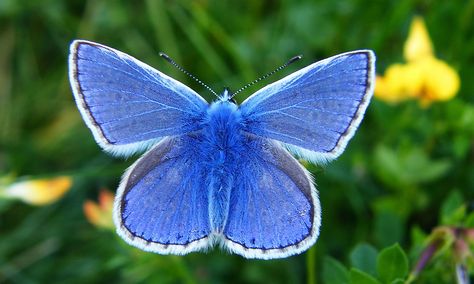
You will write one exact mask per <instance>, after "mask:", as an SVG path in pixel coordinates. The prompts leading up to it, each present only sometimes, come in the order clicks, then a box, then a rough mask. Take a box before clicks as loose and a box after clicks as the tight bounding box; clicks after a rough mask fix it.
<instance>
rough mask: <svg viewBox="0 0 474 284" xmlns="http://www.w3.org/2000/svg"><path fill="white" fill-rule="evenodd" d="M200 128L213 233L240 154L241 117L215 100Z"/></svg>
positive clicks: (220, 225)
mask: <svg viewBox="0 0 474 284" xmlns="http://www.w3.org/2000/svg"><path fill="white" fill-rule="evenodd" d="M205 121H206V123H205V125H204V128H203V132H204V136H205V138H204V141H203V145H202V146H203V148H202V149H203V151H202V152H203V154H205V157H204V158H205V159H206V160H207V161H205V162H206V163H208V165H209V167H208V168H210V169H211V170H210V171H209V172H208V173H206V175H207V178H206V183H207V185H208V191H209V193H208V194H209V195H208V196H209V220H210V222H211V228H212V230H213V231H214V232H215V233H221V232H222V231H223V230H224V227H225V223H226V220H227V216H228V211H229V200H230V193H231V189H232V187H233V183H234V171H233V169H235V165H236V161H237V160H238V155H239V153H240V154H241V153H242V147H243V146H242V145H243V142H242V135H241V115H240V111H239V109H238V107H237V105H235V104H234V103H231V102H229V101H227V100H218V101H216V102H214V103H213V104H211V106H210V107H209V109H208V111H207V117H206V120H205ZM204 152H205V153H204Z"/></svg>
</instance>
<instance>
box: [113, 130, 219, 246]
mask: <svg viewBox="0 0 474 284" xmlns="http://www.w3.org/2000/svg"><path fill="white" fill-rule="evenodd" d="M193 145H195V141H193V139H192V138H191V137H190V136H188V135H183V136H181V137H166V138H163V139H162V140H161V141H160V142H159V143H158V144H157V145H156V146H155V147H154V148H152V149H151V150H149V151H148V152H147V153H146V154H145V155H143V157H142V158H140V159H139V160H138V161H137V162H136V163H135V164H134V165H132V166H131V167H130V169H129V170H128V171H127V172H126V173H125V174H124V176H123V178H122V182H121V184H120V186H119V189H118V191H117V196H116V199H115V205H114V221H115V224H116V227H117V233H118V234H119V235H120V236H121V237H122V238H123V239H124V240H125V241H126V242H128V243H129V244H131V245H133V246H136V247H138V248H141V249H143V250H145V251H151V252H156V253H160V254H170V253H173V254H186V253H189V252H192V251H196V250H201V249H205V248H207V247H208V246H209V245H210V242H209V234H210V231H211V230H210V225H209V214H208V196H207V191H205V190H203V188H205V187H204V185H203V183H204V177H203V175H204V174H205V173H206V172H207V171H206V168H205V166H203V165H202V163H198V162H196V160H195V157H196V156H199V153H197V152H196V150H195V149H196V148H195V147H194V146H193Z"/></svg>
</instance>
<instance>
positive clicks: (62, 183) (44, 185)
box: [0, 176, 72, 205]
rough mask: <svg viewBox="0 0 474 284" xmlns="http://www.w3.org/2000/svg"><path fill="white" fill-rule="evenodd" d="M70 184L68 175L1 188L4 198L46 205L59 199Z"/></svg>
mask: <svg viewBox="0 0 474 284" xmlns="http://www.w3.org/2000/svg"><path fill="white" fill-rule="evenodd" d="M71 186H72V179H71V177H69V176H62V177H56V178H52V179H36V180H27V181H20V182H16V183H13V184H11V185H9V186H7V187H5V188H2V190H1V191H0V195H1V196H2V197H4V198H13V199H20V200H22V201H24V202H26V203H29V204H32V205H46V204H50V203H53V202H55V201H56V200H58V199H60V198H61V197H62V196H63V195H64V194H65V193H66V192H67V191H69V189H70V188H71Z"/></svg>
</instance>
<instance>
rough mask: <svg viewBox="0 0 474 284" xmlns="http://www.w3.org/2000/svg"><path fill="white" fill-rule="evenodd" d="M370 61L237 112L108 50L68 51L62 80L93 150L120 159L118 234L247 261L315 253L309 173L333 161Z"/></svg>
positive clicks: (333, 68)
mask: <svg viewBox="0 0 474 284" xmlns="http://www.w3.org/2000/svg"><path fill="white" fill-rule="evenodd" d="M374 64H375V55H374V53H373V52H372V51H370V50H359V51H352V52H348V53H343V54H340V55H336V56H333V57H331V58H328V59H325V60H322V61H319V62H316V63H313V64H311V65H309V66H307V67H305V68H303V69H300V70H299V71H297V72H294V73H292V74H290V75H288V76H286V77H285V78H283V79H281V80H279V81H277V82H275V83H272V84H270V85H268V86H266V87H264V88H262V89H260V90H259V91H257V92H256V93H254V94H253V95H251V96H250V97H249V98H248V99H246V100H245V101H244V102H243V103H242V104H241V105H240V106H238V105H236V104H235V103H233V101H232V100H231V97H232V94H231V93H230V91H229V90H228V89H225V90H224V91H223V93H222V94H221V95H220V96H219V98H218V99H217V100H216V101H214V102H212V103H211V104H208V103H207V102H206V101H205V100H204V99H203V98H202V97H200V96H199V95H198V94H197V93H196V92H194V91H193V90H191V89H190V88H189V87H187V86H185V85H184V84H182V83H180V82H178V81H176V80H174V79H172V78H170V77H168V76H167V75H165V74H163V73H161V72H159V71H157V70H155V69H153V68H152V67H150V66H148V65H146V64H144V63H142V62H140V61H138V60H137V59H135V58H133V57H131V56H129V55H127V54H124V53H122V52H120V51H117V50H115V49H112V48H110V47H107V46H104V45H101V44H98V43H94V42H89V41H84V40H76V41H74V42H72V44H71V47H70V56H69V79H70V82H71V87H72V91H73V93H74V97H75V100H76V103H77V106H78V108H79V110H80V112H81V114H82V117H83V118H84V120H85V122H86V124H87V126H88V127H89V128H90V130H91V131H92V133H93V135H94V138H95V140H96V141H97V143H98V144H99V145H100V146H101V147H102V148H103V149H104V150H105V151H107V152H110V153H112V154H115V155H123V156H127V155H130V154H132V153H135V152H138V151H142V150H148V151H147V152H146V153H145V154H144V155H143V156H142V157H141V158H140V159H139V160H138V161H136V162H135V163H134V164H133V165H132V166H131V167H130V168H129V169H128V170H127V171H126V172H125V174H124V176H123V178H122V181H121V183H120V186H119V188H118V192H117V196H116V199H115V205H114V222H115V224H116V226H117V232H118V234H119V235H120V236H121V237H122V238H123V239H124V240H125V241H126V242H128V243H129V244H131V245H133V246H136V247H138V248H140V249H143V250H145V251H151V252H156V253H160V254H180V255H182V254H186V253H189V252H193V251H199V250H205V249H207V248H209V247H211V246H213V245H215V244H218V245H220V246H221V247H222V248H224V249H227V250H229V251H231V252H234V253H237V254H240V255H242V256H244V257H246V258H261V259H271V258H282V257H287V256H290V255H294V254H298V253H301V252H303V251H305V250H306V249H308V248H309V247H310V246H311V245H313V244H314V243H315V242H316V239H317V238H318V235H319V227H320V224H321V209H320V204H319V199H318V194H317V191H316V188H315V186H314V183H313V180H312V177H311V175H310V173H309V172H308V171H307V170H306V169H305V168H304V167H303V166H301V165H300V164H299V162H298V161H297V160H296V159H295V158H294V157H293V156H292V155H291V154H290V153H293V154H295V155H296V156H298V157H300V158H302V159H305V160H308V161H310V162H313V163H322V162H327V161H330V160H332V159H334V158H336V157H337V156H339V155H340V154H341V153H342V152H343V151H344V148H345V147H346V145H347V143H348V141H349V140H350V139H351V137H352V136H353V135H354V132H355V130H356V129H357V127H358V126H359V124H360V122H361V120H362V117H363V115H364V112H365V110H366V108H367V105H368V104H369V101H370V98H371V96H372V93H373V87H374V74H375V65H374Z"/></svg>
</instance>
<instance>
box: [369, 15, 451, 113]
mask: <svg viewBox="0 0 474 284" xmlns="http://www.w3.org/2000/svg"><path fill="white" fill-rule="evenodd" d="M403 53H404V57H405V59H406V61H407V63H405V64H399V63H396V64H393V65H391V66H389V67H388V69H387V70H386V71H385V75H384V76H377V79H376V80H377V82H376V84H375V86H376V87H375V96H376V97H378V98H379V99H381V100H384V101H387V102H390V103H397V102H400V101H404V100H407V99H411V98H418V99H419V101H420V103H421V105H423V106H427V105H429V104H430V103H431V102H433V101H446V100H449V99H451V98H453V97H454V96H455V95H456V93H457V92H458V90H459V87H460V79H459V75H458V73H457V72H456V71H455V70H454V69H453V68H452V67H451V66H449V65H448V64H447V63H446V62H444V61H442V60H439V59H437V58H436V57H435V56H434V53H433V44H432V43H431V40H430V37H429V35H428V31H427V30H426V27H425V24H424V21H423V19H422V18H420V17H415V18H414V19H413V21H412V23H411V27H410V32H409V36H408V39H407V41H406V42H405V46H404V52H403Z"/></svg>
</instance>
